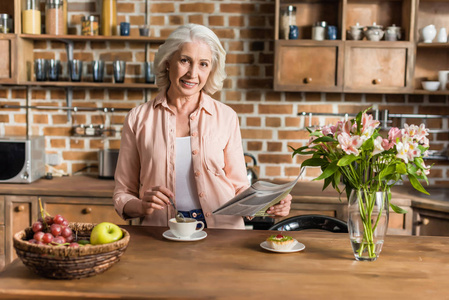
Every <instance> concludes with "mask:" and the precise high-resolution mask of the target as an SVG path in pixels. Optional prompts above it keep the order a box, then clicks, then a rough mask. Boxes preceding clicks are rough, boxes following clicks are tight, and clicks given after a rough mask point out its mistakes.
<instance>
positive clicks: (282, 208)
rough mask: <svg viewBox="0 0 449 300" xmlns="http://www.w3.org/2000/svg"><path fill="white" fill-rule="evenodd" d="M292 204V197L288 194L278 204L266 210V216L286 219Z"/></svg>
mask: <svg viewBox="0 0 449 300" xmlns="http://www.w3.org/2000/svg"><path fill="white" fill-rule="evenodd" d="M291 203H292V195H290V194H288V195H287V197H285V198H284V199H282V200H281V201H280V202H279V203H278V204H276V205H273V206H272V207H270V208H269V209H267V211H266V212H267V214H270V215H274V216H278V217H286V216H288V214H289V213H290V206H291Z"/></svg>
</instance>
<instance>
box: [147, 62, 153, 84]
mask: <svg viewBox="0 0 449 300" xmlns="http://www.w3.org/2000/svg"><path fill="white" fill-rule="evenodd" d="M154 79H155V74H154V63H153V62H150V61H147V62H145V82H146V83H154Z"/></svg>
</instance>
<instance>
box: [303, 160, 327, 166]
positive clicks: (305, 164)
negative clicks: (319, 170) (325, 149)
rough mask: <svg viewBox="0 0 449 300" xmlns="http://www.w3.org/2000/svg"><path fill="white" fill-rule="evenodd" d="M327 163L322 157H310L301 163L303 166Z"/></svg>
mask: <svg viewBox="0 0 449 300" xmlns="http://www.w3.org/2000/svg"><path fill="white" fill-rule="evenodd" d="M325 164H327V162H326V161H325V160H324V159H321V158H309V159H306V160H305V161H303V163H302V164H301V167H321V166H323V165H325Z"/></svg>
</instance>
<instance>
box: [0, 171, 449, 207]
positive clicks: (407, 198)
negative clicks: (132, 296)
mask: <svg viewBox="0 0 449 300" xmlns="http://www.w3.org/2000/svg"><path fill="white" fill-rule="evenodd" d="M322 186H323V183H322V182H321V181H320V182H308V181H299V182H298V183H297V184H296V186H295V187H294V188H293V190H292V192H291V194H292V196H293V201H294V202H300V203H301V202H308V203H334V204H335V203H342V204H345V203H346V199H345V195H344V194H343V195H342V198H341V199H340V197H339V194H338V193H337V192H336V191H335V190H334V189H332V188H330V187H329V188H327V189H326V190H324V191H322ZM424 188H425V189H427V191H428V192H429V193H430V195H425V194H423V193H420V192H418V191H416V190H415V189H414V188H413V187H411V186H410V185H407V184H405V185H398V186H394V187H393V188H392V198H393V201H394V203H395V204H397V205H405V206H410V205H412V206H414V207H419V208H423V209H432V210H438V211H442V212H449V187H442V186H441V187H438V186H431V187H429V186H425V187H424ZM113 191H114V180H110V179H100V178H98V177H96V176H86V175H79V176H67V177H55V178H53V179H50V180H48V179H39V180H37V181H35V182H33V183H30V184H11V183H9V184H7V183H0V194H9V195H39V196H44V195H48V196H52V195H56V196H72V197H76V196H80V197H106V198H107V197H111V198H112V194H113Z"/></svg>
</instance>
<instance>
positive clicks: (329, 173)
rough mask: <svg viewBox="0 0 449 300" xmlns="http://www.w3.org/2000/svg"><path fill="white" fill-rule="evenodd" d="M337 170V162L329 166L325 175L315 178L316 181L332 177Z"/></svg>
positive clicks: (324, 172)
mask: <svg viewBox="0 0 449 300" xmlns="http://www.w3.org/2000/svg"><path fill="white" fill-rule="evenodd" d="M337 170H338V166H337V162H336V161H333V162H331V163H330V164H329V165H328V166H327V168H326V169H325V170H324V171H323V173H321V175H320V176H318V177H317V178H315V179H314V180H321V179H324V178H327V177H330V176H332V174H334V173H335V171H337Z"/></svg>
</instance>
